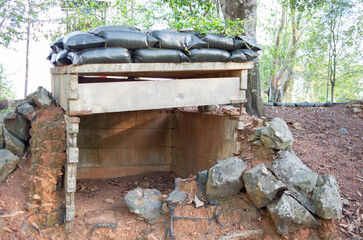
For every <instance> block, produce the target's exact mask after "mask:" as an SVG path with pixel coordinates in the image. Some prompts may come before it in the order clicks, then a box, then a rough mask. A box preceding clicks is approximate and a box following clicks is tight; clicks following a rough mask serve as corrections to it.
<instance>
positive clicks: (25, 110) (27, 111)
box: [18, 103, 34, 121]
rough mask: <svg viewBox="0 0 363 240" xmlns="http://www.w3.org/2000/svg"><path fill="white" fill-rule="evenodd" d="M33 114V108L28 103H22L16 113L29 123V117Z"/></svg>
mask: <svg viewBox="0 0 363 240" xmlns="http://www.w3.org/2000/svg"><path fill="white" fill-rule="evenodd" d="M33 112H34V107H33V106H32V105H30V104H29V103H24V104H22V105H21V106H19V107H18V113H19V114H20V115H21V116H23V117H24V118H26V119H28V120H29V121H31V116H32V113H33Z"/></svg>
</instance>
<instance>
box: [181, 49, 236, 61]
mask: <svg viewBox="0 0 363 240" xmlns="http://www.w3.org/2000/svg"><path fill="white" fill-rule="evenodd" d="M188 57H189V58H190V60H191V61H192V62H228V61H229V60H230V57H231V54H230V53H229V52H227V51H226V50H221V49H213V48H203V49H192V50H190V51H189V55H188Z"/></svg>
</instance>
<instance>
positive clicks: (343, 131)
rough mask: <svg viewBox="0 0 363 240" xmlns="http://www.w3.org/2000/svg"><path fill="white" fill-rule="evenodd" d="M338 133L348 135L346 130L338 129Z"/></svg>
mask: <svg viewBox="0 0 363 240" xmlns="http://www.w3.org/2000/svg"><path fill="white" fill-rule="evenodd" d="M339 132H341V133H343V134H348V133H349V132H348V130H347V129H345V128H341V129H339Z"/></svg>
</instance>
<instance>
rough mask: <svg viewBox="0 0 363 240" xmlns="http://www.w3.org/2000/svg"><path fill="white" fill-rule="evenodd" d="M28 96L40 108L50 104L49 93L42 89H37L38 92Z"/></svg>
mask: <svg viewBox="0 0 363 240" xmlns="http://www.w3.org/2000/svg"><path fill="white" fill-rule="evenodd" d="M30 96H31V97H32V98H33V100H34V102H35V104H36V105H38V107H40V108H44V107H48V106H49V105H50V104H51V102H52V100H51V98H50V97H49V92H48V91H47V90H46V89H45V88H43V87H38V90H37V91H35V92H34V93H32V94H31V95H30Z"/></svg>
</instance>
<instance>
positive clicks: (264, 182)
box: [243, 164, 286, 208]
mask: <svg viewBox="0 0 363 240" xmlns="http://www.w3.org/2000/svg"><path fill="white" fill-rule="evenodd" d="M243 183H244V185H245V188H246V191H247V194H248V196H249V197H250V198H251V200H252V201H253V203H254V204H255V206H256V207H257V208H262V207H265V206H267V205H268V204H269V203H270V202H271V201H272V200H273V199H274V197H275V196H276V194H277V193H278V192H279V191H281V190H284V189H286V185H285V184H284V183H283V182H282V181H280V180H278V179H276V177H275V176H274V175H273V174H272V173H271V172H270V171H269V170H268V169H267V168H266V166H265V164H260V165H258V166H256V167H254V168H251V169H249V170H248V171H246V172H245V173H244V174H243Z"/></svg>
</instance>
